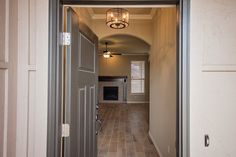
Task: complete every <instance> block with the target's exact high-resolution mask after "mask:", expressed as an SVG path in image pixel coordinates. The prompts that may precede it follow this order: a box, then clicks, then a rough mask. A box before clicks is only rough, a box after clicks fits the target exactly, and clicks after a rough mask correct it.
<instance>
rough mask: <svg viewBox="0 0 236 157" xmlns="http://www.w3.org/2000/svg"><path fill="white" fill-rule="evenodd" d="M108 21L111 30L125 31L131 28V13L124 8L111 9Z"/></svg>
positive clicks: (107, 17) (107, 16)
mask: <svg viewBox="0 0 236 157" xmlns="http://www.w3.org/2000/svg"><path fill="white" fill-rule="evenodd" d="M106 19H107V20H106V24H107V26H108V27H110V28H114V29H123V28H126V27H128V26H129V12H128V10H125V9H123V8H112V9H109V10H108V11H107V14H106Z"/></svg>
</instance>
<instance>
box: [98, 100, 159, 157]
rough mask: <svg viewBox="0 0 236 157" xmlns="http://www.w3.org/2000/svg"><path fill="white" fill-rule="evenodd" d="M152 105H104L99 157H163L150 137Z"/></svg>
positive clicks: (99, 135) (99, 139)
mask: <svg viewBox="0 0 236 157" xmlns="http://www.w3.org/2000/svg"><path fill="white" fill-rule="evenodd" d="M148 110H149V109H148V104H101V105H100V108H99V114H100V119H101V120H102V128H101V130H100V131H99V134H98V157H159V156H158V154H157V151H156V149H155V147H154V145H153V143H152V141H151V140H150V139H149V136H148V127H149V126H148V116H149V115H148Z"/></svg>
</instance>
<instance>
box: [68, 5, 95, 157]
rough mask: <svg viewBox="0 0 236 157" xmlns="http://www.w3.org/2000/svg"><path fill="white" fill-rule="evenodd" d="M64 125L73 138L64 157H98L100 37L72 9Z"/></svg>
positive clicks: (69, 14) (69, 16) (70, 13)
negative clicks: (98, 50) (97, 105)
mask: <svg viewBox="0 0 236 157" xmlns="http://www.w3.org/2000/svg"><path fill="white" fill-rule="evenodd" d="M66 14H67V15H66V25H67V26H66V27H67V28H66V31H67V32H69V33H71V44H70V46H67V50H66V54H65V56H66V65H65V109H64V111H65V119H64V121H65V123H67V124H69V125H70V135H69V137H67V138H65V141H64V156H65V157H96V156H97V139H96V104H97V82H98V77H97V67H98V66H97V58H98V56H97V55H98V53H97V46H98V38H97V36H96V35H95V34H94V33H93V32H92V31H91V30H90V29H89V28H88V27H87V26H86V25H85V24H84V23H82V22H81V21H79V17H78V15H77V14H76V13H75V12H74V11H73V9H71V8H68V9H67V10H66Z"/></svg>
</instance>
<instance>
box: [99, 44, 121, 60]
mask: <svg viewBox="0 0 236 157" xmlns="http://www.w3.org/2000/svg"><path fill="white" fill-rule="evenodd" d="M105 44H106V50H104V51H103V57H104V58H110V57H113V56H114V55H122V54H121V53H114V52H110V51H108V50H107V45H108V42H105Z"/></svg>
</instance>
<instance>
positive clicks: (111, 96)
mask: <svg viewBox="0 0 236 157" xmlns="http://www.w3.org/2000/svg"><path fill="white" fill-rule="evenodd" d="M118 99H119V87H113V86H109V87H107V86H104V87H103V100H118Z"/></svg>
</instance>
